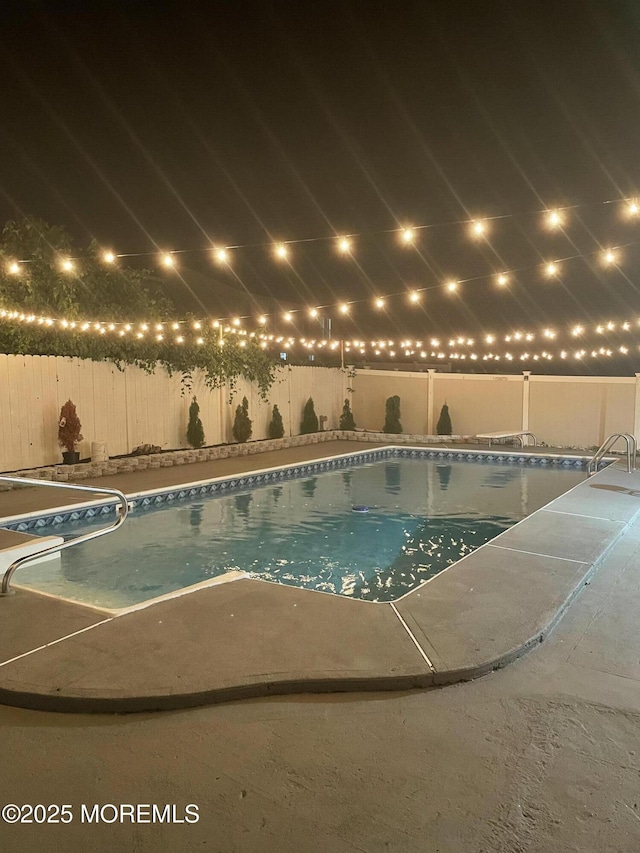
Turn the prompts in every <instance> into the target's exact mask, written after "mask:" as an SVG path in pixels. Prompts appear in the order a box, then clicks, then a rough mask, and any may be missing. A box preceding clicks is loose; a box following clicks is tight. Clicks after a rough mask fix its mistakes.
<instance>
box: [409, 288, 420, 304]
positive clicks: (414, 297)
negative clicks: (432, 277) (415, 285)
mask: <svg viewBox="0 0 640 853" xmlns="http://www.w3.org/2000/svg"><path fill="white" fill-rule="evenodd" d="M408 298H409V302H413V304H414V305H415V303H416V302H420V294H419V293H418V291H417V290H411V291H410V292H409V297H408Z"/></svg>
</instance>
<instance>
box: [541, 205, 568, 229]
mask: <svg viewBox="0 0 640 853" xmlns="http://www.w3.org/2000/svg"><path fill="white" fill-rule="evenodd" d="M544 222H545V225H546V227H547V228H549V229H551V230H552V231H555V230H557V229H558V228H561V227H562V225H563V224H564V214H563V212H562V211H561V210H547V211H545V214H544Z"/></svg>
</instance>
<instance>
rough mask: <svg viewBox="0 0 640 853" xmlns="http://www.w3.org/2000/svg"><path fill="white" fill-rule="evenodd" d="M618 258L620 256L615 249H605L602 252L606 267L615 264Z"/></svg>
mask: <svg viewBox="0 0 640 853" xmlns="http://www.w3.org/2000/svg"><path fill="white" fill-rule="evenodd" d="M617 260H618V258H617V256H616V253H615V252H614V251H613V249H607V250H606V251H604V252H603V253H602V263H603V264H604V266H605V267H610V266H612V265H613V264H615V263H616V261H617Z"/></svg>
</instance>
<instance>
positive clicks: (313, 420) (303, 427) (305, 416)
mask: <svg viewBox="0 0 640 853" xmlns="http://www.w3.org/2000/svg"><path fill="white" fill-rule="evenodd" d="M310 432H318V416H317V415H316V410H315V409H314V407H313V398H312V397H309V399H308V400H307V402H306V403H305V404H304V409H303V412H302V423H301V424H300V435H306V434H307V433H310Z"/></svg>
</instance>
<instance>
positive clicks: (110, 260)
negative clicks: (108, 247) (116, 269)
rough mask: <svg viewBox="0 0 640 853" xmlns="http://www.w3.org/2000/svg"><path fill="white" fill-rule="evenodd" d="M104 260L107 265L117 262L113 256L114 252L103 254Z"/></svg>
mask: <svg viewBox="0 0 640 853" xmlns="http://www.w3.org/2000/svg"><path fill="white" fill-rule="evenodd" d="M102 260H103V261H104V262H105V264H114V263H115V262H116V256H115V255H114V254H113V252H109V251H107V252H104V253H103V255H102Z"/></svg>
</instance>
